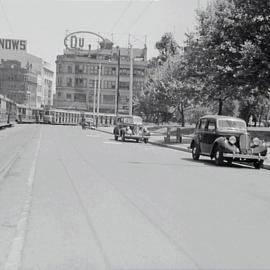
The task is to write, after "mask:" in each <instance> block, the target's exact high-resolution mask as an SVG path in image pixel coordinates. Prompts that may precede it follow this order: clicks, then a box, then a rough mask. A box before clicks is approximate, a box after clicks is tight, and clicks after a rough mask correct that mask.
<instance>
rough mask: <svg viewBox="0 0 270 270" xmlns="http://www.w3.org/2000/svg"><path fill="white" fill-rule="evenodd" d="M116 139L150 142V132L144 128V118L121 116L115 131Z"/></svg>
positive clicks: (117, 120)
mask: <svg viewBox="0 0 270 270" xmlns="http://www.w3.org/2000/svg"><path fill="white" fill-rule="evenodd" d="M113 135H114V139H115V140H116V141H117V140H118V139H119V138H121V140H122V141H123V142H124V141H126V140H135V141H136V142H139V141H143V142H145V143H147V142H148V140H149V138H150V132H149V131H148V129H147V128H146V127H144V126H143V123H142V118H141V117H139V116H121V117H118V118H117V119H116V126H115V127H114V130H113Z"/></svg>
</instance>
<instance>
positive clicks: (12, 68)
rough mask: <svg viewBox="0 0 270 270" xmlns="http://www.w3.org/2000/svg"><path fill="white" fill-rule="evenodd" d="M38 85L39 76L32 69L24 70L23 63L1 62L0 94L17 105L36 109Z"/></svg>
mask: <svg viewBox="0 0 270 270" xmlns="http://www.w3.org/2000/svg"><path fill="white" fill-rule="evenodd" d="M37 85H38V82H37V76H36V74H35V73H34V72H32V71H31V69H30V67H28V68H22V67H21V63H20V62H19V61H15V60H6V61H4V60H1V64H0V94H2V95H5V96H7V97H8V98H10V99H12V100H14V101H15V102H16V103H19V104H25V105H28V106H31V107H35V106H36V96H37V91H36V89H37Z"/></svg>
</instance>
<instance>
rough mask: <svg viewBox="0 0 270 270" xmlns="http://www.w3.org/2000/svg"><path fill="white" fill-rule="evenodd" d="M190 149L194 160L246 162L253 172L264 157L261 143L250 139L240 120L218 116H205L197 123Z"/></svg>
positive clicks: (264, 148) (263, 143)
mask: <svg viewBox="0 0 270 270" xmlns="http://www.w3.org/2000/svg"><path fill="white" fill-rule="evenodd" d="M190 148H191V150H192V157H193V159H194V160H198V159H199V158H200V155H202V156H209V157H210V158H211V159H214V160H215V163H216V164H217V165H222V164H223V162H224V160H226V161H227V162H228V163H229V164H231V163H232V162H233V161H237V162H245V163H246V162H247V163H252V164H253V165H254V167H255V168H256V169H260V168H261V167H262V165H263V162H264V160H265V159H266V154H267V147H266V145H265V142H264V141H263V140H260V139H259V138H257V137H255V138H251V136H250V134H249V133H248V132H247V127H246V122H245V121H244V120H242V119H239V118H234V117H228V116H219V115H206V116H203V117H202V118H201V119H200V120H199V121H198V123H197V125H196V129H195V134H194V138H193V139H192V141H191V144H190Z"/></svg>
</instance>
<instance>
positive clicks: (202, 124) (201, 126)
mask: <svg viewBox="0 0 270 270" xmlns="http://www.w3.org/2000/svg"><path fill="white" fill-rule="evenodd" d="M206 124H207V119H201V122H200V126H199V129H203V130H204V129H205V128H206Z"/></svg>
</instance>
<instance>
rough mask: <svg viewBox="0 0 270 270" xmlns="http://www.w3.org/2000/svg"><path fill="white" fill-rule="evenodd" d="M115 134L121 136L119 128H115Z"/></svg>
mask: <svg viewBox="0 0 270 270" xmlns="http://www.w3.org/2000/svg"><path fill="white" fill-rule="evenodd" d="M113 134H114V135H118V136H119V128H118V127H115V128H114V129H113Z"/></svg>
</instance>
